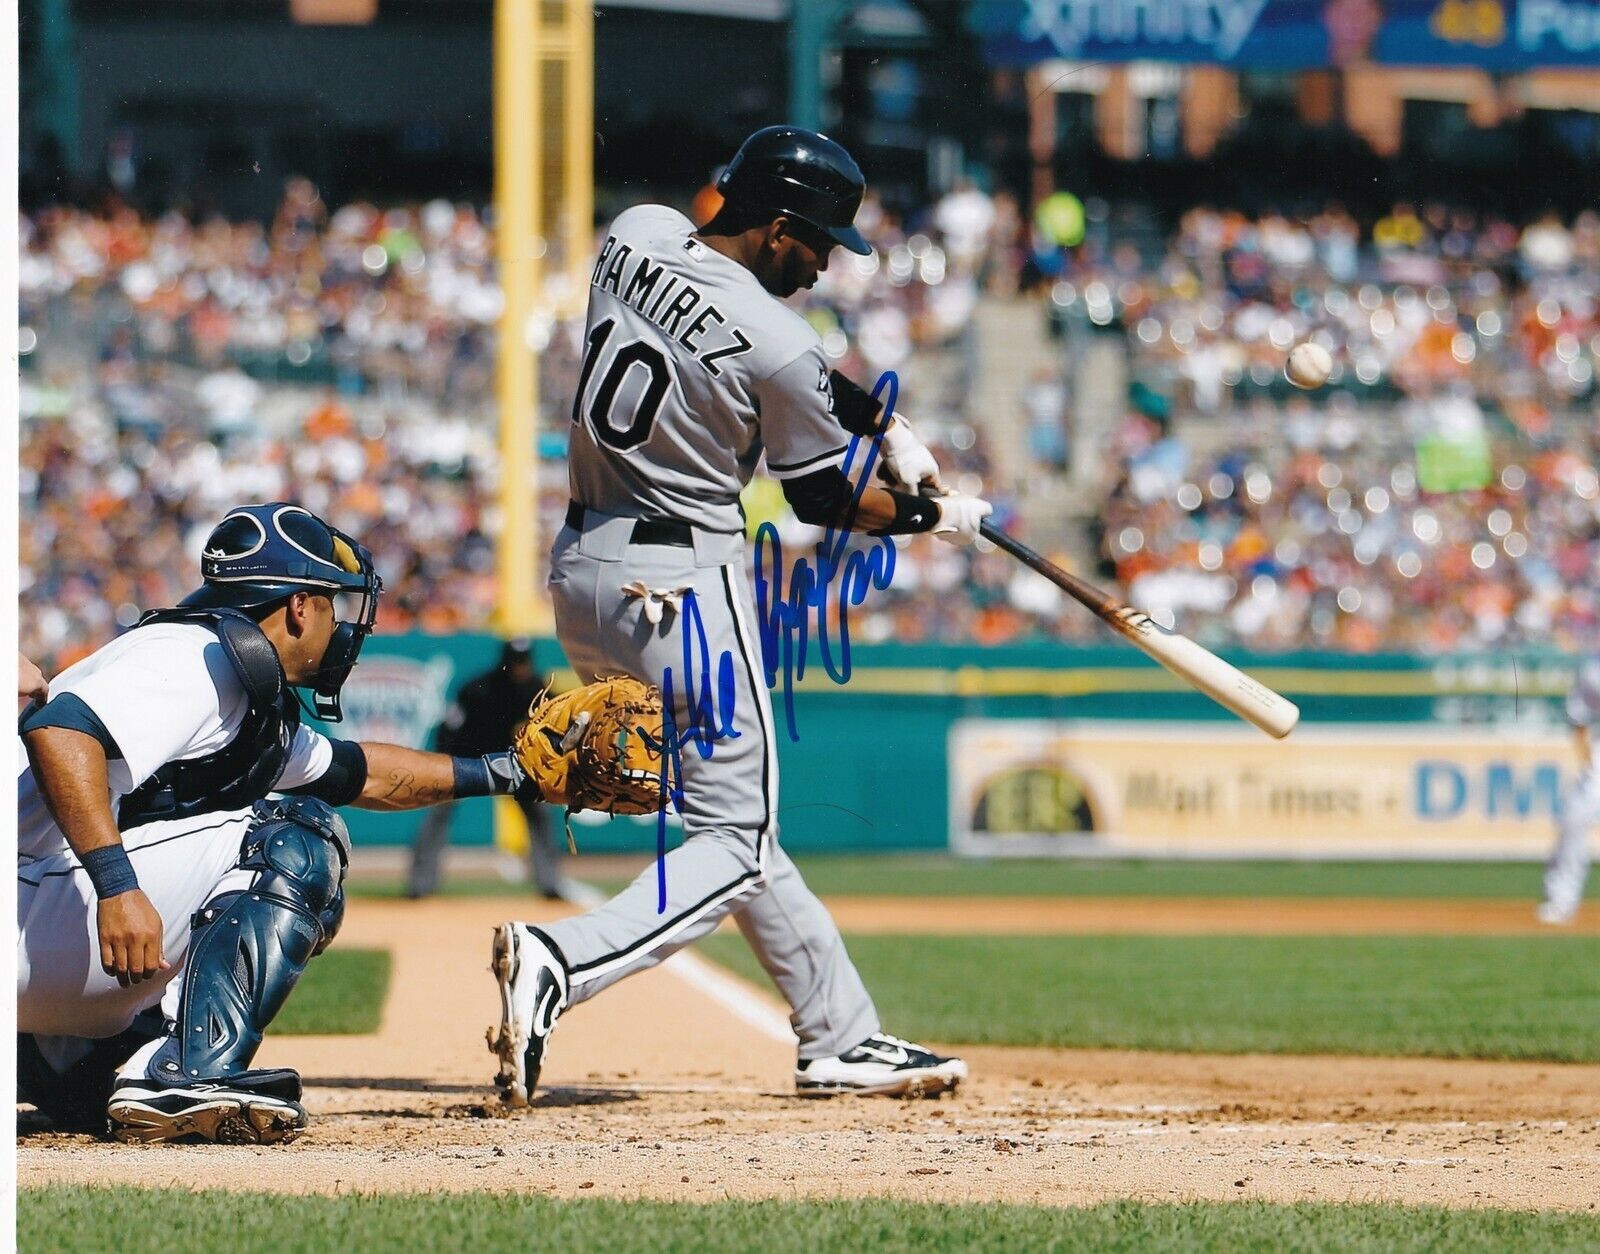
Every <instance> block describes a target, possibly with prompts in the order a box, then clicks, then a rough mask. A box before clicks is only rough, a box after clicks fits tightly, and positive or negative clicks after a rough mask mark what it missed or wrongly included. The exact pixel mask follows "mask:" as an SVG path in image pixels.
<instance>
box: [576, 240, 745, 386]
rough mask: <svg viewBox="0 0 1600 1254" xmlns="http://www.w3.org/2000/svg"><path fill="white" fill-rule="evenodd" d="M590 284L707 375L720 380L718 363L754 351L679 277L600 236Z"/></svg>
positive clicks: (691, 245)
mask: <svg viewBox="0 0 1600 1254" xmlns="http://www.w3.org/2000/svg"><path fill="white" fill-rule="evenodd" d="M704 247H705V245H704V244H702V243H700V242H699V241H698V240H695V239H688V240H685V241H684V242H683V244H682V248H683V250H684V251H685V252H692V251H693V250H695V249H703V248H704ZM590 283H591V284H592V285H593V286H595V287H597V288H599V289H600V290H601V291H602V292H610V293H611V294H612V295H613V296H615V297H616V298H617V299H618V300H620V301H621V302H622V303H623V304H624V305H629V306H632V307H633V308H634V309H636V310H637V311H638V312H639V313H641V314H643V315H644V316H645V317H646V318H648V319H649V320H650V321H651V322H653V323H655V324H656V326H658V327H660V328H661V330H662V331H664V332H665V333H666V334H667V335H668V336H670V337H671V338H673V339H675V340H677V341H678V343H679V344H681V345H683V347H684V348H686V349H688V350H689V352H690V353H691V354H692V355H693V356H694V358H695V360H696V361H698V362H699V363H700V364H701V365H702V366H704V367H705V368H706V369H707V370H709V371H710V372H711V373H712V374H713V375H721V374H722V367H721V366H720V365H719V364H718V363H719V362H721V361H724V360H726V359H727V358H729V357H739V356H742V355H743V354H745V353H748V352H749V351H750V350H751V349H752V348H754V347H755V345H754V344H752V343H751V342H750V337H749V336H747V335H746V334H745V333H744V332H743V331H741V330H740V329H739V328H738V327H730V326H728V318H727V315H726V314H724V313H723V312H722V310H720V309H718V308H717V307H716V306H715V305H714V304H712V303H711V302H710V301H709V300H707V299H706V297H705V296H704V295H703V294H702V293H701V292H700V290H699V289H698V288H696V287H695V286H694V284H693V283H691V282H689V281H688V279H686V278H683V277H682V276H680V275H676V274H667V272H666V267H665V266H664V265H662V264H661V263H660V262H659V261H656V260H654V259H653V258H651V257H650V256H649V255H648V254H646V253H643V252H640V253H635V252H634V250H633V248H632V247H631V246H629V245H627V244H619V243H617V237H616V236H615V235H608V236H606V242H605V243H604V244H602V245H601V246H600V256H599V259H598V260H596V261H595V263H594V274H593V275H592V276H591V277H590ZM691 314H692V315H694V316H693V317H692V318H691V317H690V315H691ZM685 321H687V322H688V325H687V326H685V325H684V323H685ZM713 323H715V324H716V325H715V327H713V326H712V324H713Z"/></svg>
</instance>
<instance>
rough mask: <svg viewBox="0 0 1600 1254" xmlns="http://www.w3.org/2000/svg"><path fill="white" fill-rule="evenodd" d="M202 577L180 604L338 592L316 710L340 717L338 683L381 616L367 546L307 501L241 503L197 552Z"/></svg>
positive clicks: (247, 603)
mask: <svg viewBox="0 0 1600 1254" xmlns="http://www.w3.org/2000/svg"><path fill="white" fill-rule="evenodd" d="M200 574H201V577H202V578H203V579H204V580H205V582H204V583H203V584H202V585H201V586H200V587H199V588H197V589H196V590H195V591H193V592H191V593H190V594H189V595H188V596H186V597H184V598H183V600H182V601H180V602H179V603H178V604H179V605H180V606H184V607H188V608H197V609H235V610H254V609H262V608H264V607H266V606H269V605H272V604H273V603H274V602H277V601H282V600H284V599H285V598H287V597H290V596H293V595H294V594H295V593H296V592H312V593H318V594H320V595H323V596H331V597H333V598H334V604H335V606H337V607H338V608H339V619H340V621H339V624H338V626H337V627H335V628H334V632H333V639H332V640H331V641H330V642H329V644H328V649H327V652H326V653H324V654H323V655H322V665H321V666H320V667H319V668H318V670H317V675H316V679H315V681H314V683H313V685H312V691H313V692H314V693H315V694H316V698H317V700H316V706H317V713H318V715H319V716H320V717H323V718H327V719H329V720H330V721H335V722H336V721H338V719H339V717H340V710H339V689H340V688H341V687H342V686H343V684H344V681H345V680H346V679H347V678H349V676H350V668H351V667H353V666H354V665H355V664H356V657H357V655H358V654H360V652H361V646H362V644H363V643H364V642H365V640H366V638H367V637H368V636H369V635H371V634H372V626H373V624H374V623H375V622H376V621H377V617H378V594H379V593H380V592H381V591H382V590H383V580H382V579H380V578H378V572H377V570H376V569H375V568H374V567H373V564H372V554H371V553H369V552H367V550H366V549H365V548H363V547H362V546H361V545H360V544H358V543H356V541H354V540H353V539H351V538H350V537H349V536H347V535H345V534H344V532H342V531H340V530H338V529H337V528H335V527H331V526H329V525H328V524H327V523H325V522H323V521H322V519H320V518H318V517H317V516H316V515H315V514H313V513H312V512H311V511H310V510H308V509H305V508H304V507H303V506H299V505H291V504H288V503H286V502H284V501H273V502H271V503H270V504H267V505H241V506H240V507H239V508H238V509H235V510H233V511H231V512H230V513H229V514H228V516H227V517H226V518H224V519H223V520H222V521H221V522H220V523H218V524H217V525H216V527H214V528H213V529H212V532H211V534H210V535H209V536H207V537H206V545H205V549H204V550H203V551H202V552H201V555H200Z"/></svg>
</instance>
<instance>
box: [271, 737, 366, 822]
mask: <svg viewBox="0 0 1600 1254" xmlns="http://www.w3.org/2000/svg"><path fill="white" fill-rule="evenodd" d="M332 743H333V761H332V762H331V763H330V764H329V766H328V769H327V770H325V771H324V772H323V773H322V774H321V775H319V776H318V777H317V778H316V779H314V780H312V781H311V782H310V783H309V784H301V785H300V787H298V788H290V789H287V790H286V791H287V792H288V794H289V795H290V796H291V797H315V798H316V799H317V800H318V801H326V802H327V803H328V804H329V805H331V806H347V805H349V804H350V803H351V802H352V801H354V800H355V799H356V798H357V797H359V796H360V795H361V790H362V789H363V788H365V787H366V786H367V753H366V750H365V749H363V748H362V747H361V746H360V745H359V744H357V743H356V742H355V741H354V740H335V741H333V742H332Z"/></svg>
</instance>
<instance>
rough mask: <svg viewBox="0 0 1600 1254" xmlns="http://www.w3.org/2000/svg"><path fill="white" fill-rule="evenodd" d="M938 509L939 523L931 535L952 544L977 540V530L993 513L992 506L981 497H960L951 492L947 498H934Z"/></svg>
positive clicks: (956, 493) (959, 494) (958, 494)
mask: <svg viewBox="0 0 1600 1254" xmlns="http://www.w3.org/2000/svg"><path fill="white" fill-rule="evenodd" d="M933 499H934V503H935V504H936V505H938V507H939V521H938V522H937V523H935V524H934V528H933V534H934V535H936V536H938V537H939V538H940V539H942V540H948V541H950V543H952V544H967V543H970V542H971V541H973V540H976V539H977V538H978V528H979V527H981V526H982V525H983V520H984V519H985V518H987V517H988V516H989V515H990V514H992V513H994V506H993V505H991V504H989V502H988V501H985V500H984V499H983V498H982V497H977V496H962V495H961V493H959V492H953V493H951V494H950V495H949V496H937V497H934V498H933Z"/></svg>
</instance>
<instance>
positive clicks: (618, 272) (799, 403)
mask: <svg viewBox="0 0 1600 1254" xmlns="http://www.w3.org/2000/svg"><path fill="white" fill-rule="evenodd" d="M693 230H694V224H693V223H692V222H690V221H689V219H688V218H686V217H684V216H683V215H682V214H681V213H679V212H678V211H677V210H675V209H669V208H667V207H666V206H664V205H637V206H635V207H634V208H632V209H629V210H627V211H626V212H624V213H622V214H621V215H620V216H618V218H617V219H616V221H614V222H613V223H612V224H611V232H610V234H609V235H608V236H607V237H606V241H605V243H604V244H603V245H602V246H601V249H600V256H599V259H598V260H597V261H596V262H595V266H594V272H593V275H592V276H591V279H590V287H589V320H588V325H587V328H586V330H585V336H584V353H583V367H582V371H581V373H580V375H579V378H578V391H577V399H576V402H575V405H574V412H573V416H572V417H573V430H572V440H571V447H570V449H569V452H568V467H569V478H570V483H571V489H572V499H573V500H574V501H577V502H578V503H579V504H581V505H585V506H587V507H589V508H590V509H595V510H599V511H600V512H602V513H605V514H613V515H620V516H624V517H636V518H669V519H674V520H676V521H678V522H683V523H688V524H690V525H692V526H696V527H701V528H704V529H705V530H708V531H720V532H727V533H742V532H743V530H744V515H743V512H742V510H741V509H740V508H739V490H740V489H741V488H743V487H744V485H745V484H746V483H748V482H749V481H750V476H751V475H752V474H753V473H754V472H755V468H756V464H757V463H758V462H759V461H760V460H761V456H762V454H763V452H764V453H765V454H766V459H767V470H768V472H769V473H770V474H772V475H774V476H776V477H778V478H780V479H784V478H790V477H792V476H795V475H802V474H807V473H809V472H811V471H814V470H818V469H821V468H822V467H823V466H826V465H829V464H830V463H831V464H837V463H838V461H839V460H840V458H841V457H842V455H843V453H844V450H845V447H846V445H847V443H848V439H849V437H848V436H847V435H846V434H845V432H844V430H843V429H842V428H841V427H840V426H839V424H838V422H837V420H836V419H835V418H834V416H833V412H832V407H833V394H832V390H831V389H830V387H829V385H828V365H827V360H826V358H824V357H823V354H822V344H821V341H820V340H819V339H818V338H817V333H816V332H815V331H813V330H812V329H811V326H810V324H808V323H807V322H806V321H805V319H804V318H802V317H800V315H798V314H797V313H795V312H794V311H793V310H792V309H790V308H788V307H787V306H786V305H784V304H783V303H782V302H781V301H779V300H778V299H777V298H776V297H774V296H772V295H770V294H769V293H768V292H767V291H766V290H765V289H764V288H762V286H761V284H760V283H758V282H757V281H756V277H755V275H753V274H751V273H750V271H749V270H747V269H746V268H745V267H744V266H742V265H740V264H739V263H738V262H736V261H733V260H732V259H730V258H728V257H724V256H723V255H722V254H721V253H719V252H717V251H716V250H715V249H712V248H708V247H706V245H705V244H703V243H701V242H700V241H699V240H697V239H695V238H694V237H693V234H692V232H693Z"/></svg>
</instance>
